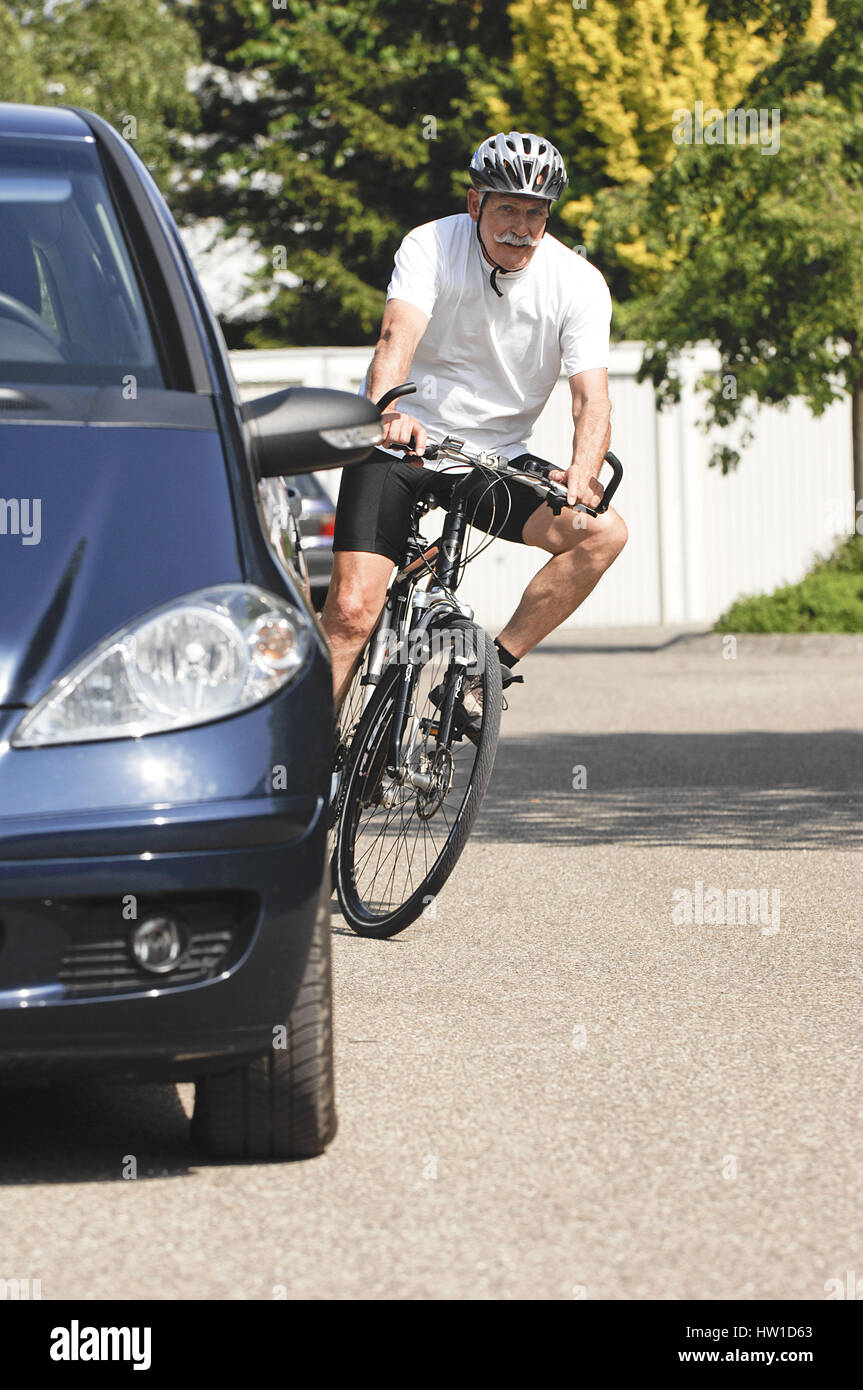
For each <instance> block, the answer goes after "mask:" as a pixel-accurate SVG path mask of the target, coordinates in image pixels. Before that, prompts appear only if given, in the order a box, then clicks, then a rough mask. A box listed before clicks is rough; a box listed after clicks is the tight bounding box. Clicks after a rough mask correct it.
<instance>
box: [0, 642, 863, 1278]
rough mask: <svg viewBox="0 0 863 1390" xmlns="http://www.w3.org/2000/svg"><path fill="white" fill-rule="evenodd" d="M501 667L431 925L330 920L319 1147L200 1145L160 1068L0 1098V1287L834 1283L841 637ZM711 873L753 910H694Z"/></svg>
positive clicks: (856, 1254)
mask: <svg viewBox="0 0 863 1390" xmlns="http://www.w3.org/2000/svg"><path fill="white" fill-rule="evenodd" d="M523 669H524V671H525V676H526V684H525V685H524V686H516V687H514V688H513V690H512V691H510V692H509V695H510V708H509V710H508V711H507V712H506V714H505V715H504V736H503V741H502V744H501V748H500V752H499V755H498V763H497V766H496V768H495V773H494V777H493V781H492V784H491V788H490V790H489V794H488V797H487V800H486V804H485V806H484V808H483V812H482V814H481V817H480V820H479V822H478V824H477V827H476V831H475V834H474V837H473V838H472V840H471V842H470V844H469V845H468V848H467V850H466V852H465V854H464V857H463V859H462V861H461V863H460V865H459V867H458V868H457V869H456V871H455V873H454V875H453V877H452V879H451V880H450V883H449V885H448V887H447V889H446V890H445V891H444V892H443V893H441V895H440V897H439V899H438V900H437V902H436V904H435V905H434V908H435V915H434V916H433V917H431V916H430V917H427V918H424V919H422V920H421V921H420V922H418V923H417V924H416V925H415V926H414V927H413V928H411V929H409V930H408V931H407V932H406V933H404V934H403V935H402V936H400V937H398V938H396V939H394V940H393V941H390V942H374V941H367V940H361V939H359V938H357V937H354V936H353V935H352V934H350V933H349V932H348V931H347V929H346V928H345V927H344V925H343V924H342V922H341V918H340V917H338V916H336V917H335V918H334V922H333V928H334V933H335V980H336V989H337V998H336V1007H337V1017H336V1028H337V1032H336V1053H337V1083H338V1104H339V1113H340V1132H339V1135H338V1137H337V1139H336V1141H335V1143H334V1144H333V1146H332V1148H331V1149H330V1150H329V1152H328V1153H327V1154H326V1155H325V1156H324V1157H322V1158H320V1159H318V1160H315V1161H313V1162H309V1163H305V1164H293V1165H266V1164H259V1165H253V1166H249V1167H241V1166H233V1165H224V1166H219V1165H212V1166H207V1165H200V1164H198V1163H197V1162H196V1161H195V1160H194V1157H193V1154H192V1151H191V1149H190V1147H189V1143H188V1136H187V1127H186V1118H185V1114H184V1107H185V1109H188V1108H189V1105H190V1099H191V1097H190V1094H189V1091H190V1088H187V1087H184V1088H180V1091H179V1093H178V1091H177V1090H176V1089H174V1088H171V1087H166V1086H161V1087H160V1086H151V1087H146V1088H141V1089H129V1090H123V1089H119V1088H114V1087H109V1086H104V1085H100V1086H96V1085H87V1086H77V1087H75V1088H74V1089H71V1088H70V1089H67V1090H65V1091H63V1092H61V1093H50V1092H38V1091H36V1092H32V1093H24V1094H22V1093H14V1094H7V1095H2V1093H0V1123H2V1136H3V1138H2V1145H0V1222H2V1231H3V1240H2V1243H0V1259H2V1267H0V1277H2V1278H39V1279H41V1283H42V1293H43V1297H45V1298H55V1297H91V1298H96V1299H99V1298H109V1297H111V1298H113V1297H122V1298H142V1297H148V1298H152V1297H156V1298H163V1299H186V1298H213V1299H225V1298H227V1299H232V1298H234V1299H258V1298H264V1299H270V1298H273V1297H283V1296H287V1297H288V1298H294V1297H313V1298H356V1297H371V1298H440V1297H454V1298H494V1299H509V1298H530V1299H558V1298H563V1299H580V1298H587V1299H597V1298H614V1299H617V1298H625V1299H631V1298H636V1299H637V1298H661V1299H676V1298H696V1299H702V1298H720V1299H748V1298H771V1299H809V1298H815V1299H819V1298H824V1297H825V1289H824V1286H825V1282H826V1281H827V1280H829V1279H831V1278H838V1279H841V1280H843V1282H844V1281H845V1280H846V1277H847V1272H848V1271H856V1272H858V1277H860V1276H863V1236H861V1230H863V1222H861V1214H863V1196H861V1188H863V1128H861V1111H863V1035H861V1027H860V1019H861V935H863V908H861V892H860V889H861V844H863V810H861V796H860V772H861V766H863V757H861V749H863V732H861V730H863V700H861V693H863V639H857V638H829V639H823V638H818V637H813V638H800V639H797V638H786V639H778V638H749V639H741V640H740V641H739V643H738V647H737V652H736V656H734V657H733V658H728V657H727V656H724V655H723V645H722V640H721V639H720V638H718V637H688V638H685V639H682V640H681V639H678V640H671V638H670V636H669V635H668V634H665V635H664V636H663V635H656V634H645V633H643V632H642V633H632V634H625V633H615V634H607V635H605V636H604V637H600V638H597V637H596V636H595V635H590V634H583V635H581V636H580V638H578V639H577V640H575V641H572V642H562V643H560V644H559V645H555V644H550V645H547V646H545V647H543V648H541V649H540V650H539V651H538V652H536V653H534V654H533V655H532V656H531V657H530V658H529V660H528V662H527V663H526V664H525V665H524V667H523ZM579 767H581V768H583V769H584V772H583V773H579V772H577V771H573V769H577V768H579ZM584 780H586V786H582V787H574V786H573V783H574V782H576V783H578V782H581V781H584ZM699 884H701V888H700V889H699V887H698V885H699ZM741 889H742V890H753V889H754V890H756V892H758V893H761V892H762V890H764V891H763V895H762V897H761V898H759V899H758V915H757V919H756V920H754V921H753V920H751V917H750V916H749V914H748V912H747V911H746V910H745V909H746V906H747V904H746V903H744V911H743V917H744V920H743V921H741V922H738V921H737V920H736V917H735V920H734V921H733V922H732V923H731V924H725V923H724V922H723V921H722V917H723V915H724V916H725V917H726V918H727V917H728V916H735V913H737V914H739V913H740V911H741V904H740V903H739V901H737V900H735V899H733V898H732V899H731V900H729V898H728V890H741ZM699 904H702V905H703V906H702V907H701V911H700V912H699ZM753 905H754V899H753V900H751V901H750V902H749V903H748V908H749V910H750V911H751V910H752V909H753ZM687 906H689V908H690V909H691V920H690V921H689V922H688V923H687V920H686V916H687ZM698 916H701V917H702V919H703V920H702V921H701V922H699V921H698V920H697V917H698ZM129 1154H133V1155H135V1156H136V1158H137V1160H138V1178H137V1180H136V1181H124V1180H123V1179H122V1177H121V1172H122V1168H123V1162H124V1156H125V1155H129Z"/></svg>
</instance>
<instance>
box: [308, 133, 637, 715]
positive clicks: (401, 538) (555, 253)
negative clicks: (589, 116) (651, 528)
mask: <svg viewBox="0 0 863 1390" xmlns="http://www.w3.org/2000/svg"><path fill="white" fill-rule="evenodd" d="M469 172H470V179H471V183H472V185H473V186H472V187H471V188H470V189H469V190H468V193H467V212H464V213H458V214H456V215H454V216H451V217H443V218H440V219H439V220H437V221H434V222H428V223H426V224H425V225H424V226H421V227H416V228H414V230H413V231H412V232H409V233H408V235H407V236H406V237H405V238H404V240H403V242H402V244H401V246H400V247H399V250H398V252H397V254H396V258H395V270H394V273H393V276H392V279H391V281H390V284H389V289H388V292H387V303H386V308H385V310H384V316H383V322H382V324H381V332H380V338H379V340H378V343H377V347H376V349H375V354H374V359H373V361H372V363H371V366H370V368H369V371H368V373H367V376H366V381H365V384H364V389H365V391H366V394H367V395H368V396H370V397H371V398H372V399H373V400H378V399H379V398H380V397H381V396H383V395H384V393H385V392H386V391H388V390H389V389H390V388H391V387H393V386H397V385H399V384H400V383H401V382H403V381H405V380H407V378H408V377H409V376H412V377H413V378H414V379H415V380H416V381H417V383H418V385H419V393H418V395H417V396H416V397H413V398H412V401H411V410H412V413H411V414H408V413H407V412H406V411H402V410H393V411H391V412H390V413H388V414H387V415H385V416H384V426H385V427H384V436H383V440H382V443H381V447H380V448H379V449H377V450H375V452H374V454H373V455H372V457H371V458H370V460H369V461H367V462H366V463H364V464H362V465H360V466H359V467H357V468H353V469H350V470H346V471H345V473H344V474H343V477H342V483H341V488H340V492H339V501H338V510H337V514H336V524H335V537H334V551H335V558H334V565H333V578H332V583H331V585H330V590H329V594H328V596H327V601H326V605H325V607H324V610H323V614H322V622H323V625H324V628H325V630H326V632H327V634H328V636H329V639H330V643H331V645H332V653H333V685H334V698H335V705H336V709H338V708H339V706H340V704H341V702H342V700H343V698H344V695H345V693H346V691H347V688H348V686H349V684H350V681H351V676H352V673H353V670H354V667H355V665H356V661H357V658H358V656H359V654H360V652H361V651H362V649H363V647H364V645H365V643H366V641H367V639H368V637H369V635H370V633H371V632H372V630H373V629H374V627H375V625H376V623H377V620H378V618H379V616H380V612H381V609H382V607H383V604H384V600H385V596H386V590H387V585H388V583H389V580H390V576H391V574H392V571H393V566H394V564H395V563H396V562H397V560H398V558H399V556H400V554H401V552H402V548H403V546H404V543H405V540H406V539H407V534H408V527H409V523H410V516H411V509H412V506H413V502H414V500H415V498H416V496H417V492H418V491H419V490H420V489H421V488H422V487H423V486H424V485H425V484H426V483H427V482H428V480H429V475H430V473H431V472H432V469H433V468H434V465H431V467H425V466H423V460H422V455H423V451H424V449H425V446H426V442H427V440H428V439H433V440H440V439H442V438H443V437H444V436H445V435H447V434H456V435H458V436H459V437H460V438H464V439H466V440H467V441H468V442H469V443H470V444H471V445H472V446H474V447H478V448H481V449H490V450H494V451H495V452H497V453H502V454H505V455H506V456H507V457H508V458H514V457H516V456H517V455H518V454H522V453H524V452H525V450H526V449H527V448H528V445H527V444H526V443H525V440H526V438H527V437H528V435H529V434H530V431H531V429H532V428H533V425H534V423H535V421H536V419H537V417H538V416H539V414H540V412H541V410H542V408H543V406H544V405H545V403H546V401H547V400H548V397H549V395H550V393H551V390H552V388H553V386H554V384H555V382H556V381H557V379H558V377H559V375H560V372H561V368H563V370H564V371H565V372H566V375H567V376H568V377H569V383H570V387H571V390H572V416H573V424H574V439H573V446H572V462H571V464H570V465H569V467H568V468H567V469H565V470H557V471H556V472H554V473H552V474H551V477H552V478H553V479H554V480H555V481H557V482H561V483H565V484H566V489H567V500H568V501H569V502H571V503H572V502H583V503H586V504H587V505H588V506H593V507H595V506H596V505H597V504H598V503H599V502H600V501H601V499H602V491H603V489H602V486H601V484H600V482H599V480H598V474H599V470H600V466H601V464H602V460H603V457H604V455H605V452H606V450H607V449H608V445H609V440H610V435H611V431H610V423H609V422H610V416H611V405H610V402H609V399H608V370H607V368H608V350H609V337H608V335H609V322H610V318H611V298H610V295H609V292H608V287H607V286H606V283H605V280H604V279H603V277H602V275H601V274H600V272H599V271H598V270H597V269H596V268H595V267H594V266H592V265H590V263H589V262H588V261H587V260H585V258H584V257H582V256H579V255H578V254H577V253H576V252H574V251H571V250H570V249H569V248H568V247H566V246H564V245H563V243H562V242H560V241H558V240H556V238H554V237H551V236H547V235H546V227H547V223H548V217H549V213H550V210H551V205H552V203H553V202H554V201H555V200H556V199H557V198H559V197H560V195H561V193H562V192H563V190H564V188H565V187H566V183H567V177H566V170H565V168H564V164H563V160H562V159H561V156H560V154H559V153H558V151H557V150H556V149H555V148H554V146H553V145H551V144H550V143H549V142H548V141H547V140H545V139H543V138H542V137H541V136H538V135H532V134H520V133H519V132H517V131H510V133H509V134H500V135H495V136H493V137H491V138H490V139H488V140H486V141H484V142H483V144H482V145H480V147H479V149H478V150H476V152H475V154H474V156H473V158H472V160H471V163H470V171H469ZM399 444H400V445H403V446H409V447H412V450H413V453H412V455H411V456H410V457H406V456H405V453H404V450H403V449H402V450H401V451H396V450H395V449H394V448H393V446H394V445H399ZM432 476H433V477H434V475H432ZM453 483H454V479H453V476H452V474H447V475H444V476H443V477H440V478H438V480H437V483H436V485H435V488H434V491H435V494H436V495H438V496H442V495H443V494H444V493H445V491H446V489H447V488H451V487H452V485H453ZM503 486H505V487H506V489H507V491H508V493H509V500H508V502H507V498H506V497H502V496H501V493H502V490H503ZM476 488H477V491H476V505H475V507H471V506H469V511H468V514H469V516H470V519H471V521H472V522H473V524H474V525H477V526H479V527H480V528H481V529H483V530H485V531H489V530H491V529H492V528H493V529H494V531H495V532H496V533H498V534H500V535H501V536H502V537H503V538H504V539H506V540H509V541H514V542H516V543H518V544H523V545H533V546H538V547H539V548H540V549H542V550H545V551H547V552H548V553H549V554H550V555H551V559H550V560H549V561H548V563H547V564H546V565H544V566H543V568H542V569H541V570H540V571H539V572H538V574H536V575H535V576H534V578H533V579H532V580H531V582H530V583H529V584H528V586H527V588H526V589H525V591H524V594H523V595H522V598H521V600H520V602H519V604H518V607H517V608H516V610H515V612H514V613H513V615H512V617H511V618H510V620H509V622H508V623H507V624H506V626H505V627H504V628H503V630H502V631H501V632H500V633H499V635H498V637H497V639H496V646H497V650H498V654H499V656H500V660H501V667H502V669H501V675H502V678H503V683H504V685H505V686H506V685H508V684H509V683H510V682H511V681H512V680H513V679H518V677H514V676H513V675H512V668H513V667H514V666H515V664H516V662H517V661H518V660H519V659H520V658H521V657H523V656H525V655H526V653H527V652H529V651H530V650H531V648H532V647H534V646H536V644H537V643H538V642H540V641H541V640H542V639H543V638H544V637H546V636H548V634H549V633H550V632H552V631H553V630H554V629H555V628H556V627H558V625H559V624H560V623H562V622H563V621H564V619H565V618H568V617H569V615H570V614H571V613H573V612H574V611H575V609H576V608H578V606H579V604H581V603H583V601H584V600H585V599H586V598H587V595H588V594H589V593H590V592H591V590H592V589H593V587H594V585H595V584H596V583H597V581H598V579H599V578H600V577H601V575H602V574H604V573H605V571H606V570H607V569H608V567H609V565H610V564H611V563H612V562H613V560H614V559H615V558H616V557H617V556H618V555H619V554H620V551H621V550H622V549H623V546H624V545H625V543H626V535H627V533H626V526H625V524H624V522H623V520H622V518H621V517H620V516H618V514H617V513H616V512H615V511H613V510H612V509H611V508H609V510H608V511H607V512H606V513H604V514H603V515H602V516H597V517H595V518H594V517H590V516H588V514H587V513H584V512H578V513H574V514H573V513H572V512H563V513H561V515H560V516H557V517H555V516H554V515H553V514H552V512H551V510H550V508H548V507H547V506H545V505H543V502H542V500H541V499H540V498H539V497H537V495H536V493H535V492H533V491H532V490H531V489H530V488H529V487H527V486H526V485H525V484H524V483H521V482H519V481H518V480H508V481H507V482H506V483H505V484H504V485H502V486H501V487H499V488H495V490H494V492H495V496H494V500H493V501H492V499H491V497H490V496H489V494H488V492H487V490H486V489H485V486H484V482H483V480H482V479H481V478H480V479H478V480H477V485H476ZM483 494H484V495H483ZM507 513H508V514H507ZM504 515H506V522H505V524H504V525H503V527H502V529H501V526H500V523H501V517H502V516H504ZM574 516H575V517H577V518H578V524H577V525H573V517H574ZM495 518H496V519H495ZM463 698H464V710H463V711H462V720H463V722H464V723H465V724H466V725H467V726H471V725H478V724H479V722H480V721H481V713H482V711H481V705H480V704H479V703H478V701H479V699H481V691H478V690H475V691H473V692H472V691H471V689H470V688H468V690H467V691H466V692H465V695H464V697H463Z"/></svg>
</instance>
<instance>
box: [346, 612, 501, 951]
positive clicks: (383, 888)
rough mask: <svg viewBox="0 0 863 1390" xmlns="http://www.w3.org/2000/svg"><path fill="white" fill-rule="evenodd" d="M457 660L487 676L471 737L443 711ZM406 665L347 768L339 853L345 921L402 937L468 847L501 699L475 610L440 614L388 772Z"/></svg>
mask: <svg viewBox="0 0 863 1390" xmlns="http://www.w3.org/2000/svg"><path fill="white" fill-rule="evenodd" d="M459 668H461V669H463V670H464V671H465V673H466V678H467V680H469V681H473V680H474V679H475V678H477V677H478V678H479V680H480V683H481V684H480V691H481V699H482V717H481V724H480V727H479V729H478V730H475V731H472V734H471V736H469V735H468V733H467V732H466V731H465V729H464V726H463V724H462V723H460V720H459V716H458V714H457V715H456V719H455V720H454V721H453V724H452V727H451V729H450V732H449V734H448V736H445V730H444V728H443V722H444V721H443V719H442V715H443V713H444V710H445V707H446V704H447V691H448V690H449V688H450V685H451V683H452V682H453V681H454V680H455V679H456V675H457V671H458V670H459ZM403 677H404V667H403V665H401V664H400V663H395V664H394V665H393V666H391V667H390V668H388V669H387V671H386V672H385V673H384V676H383V679H382V680H381V684H380V685H379V686H378V688H377V690H376V691H375V694H374V696H373V697H372V699H371V701H370V702H369V704H368V707H367V708H366V710H365V713H364V714H363V716H362V719H361V720H360V723H359V726H358V728H357V731H356V734H355V736H354V739H353V741H352V743H351V747H350V751H349V754H348V759H347V763H346V766H345V771H344V779H345V780H344V790H343V796H342V798H341V814H340V817H339V822H338V835H337V842H336V849H335V855H334V865H335V880H336V889H337V891H338V897H339V905H340V907H341V910H342V913H343V914H344V917H345V921H346V922H347V923H348V925H349V926H350V927H352V928H353V930H354V931H355V932H358V933H359V934H360V935H361V936H374V937H387V936H394V935H395V934H396V932H400V931H402V930H403V929H404V928H405V927H407V926H409V925H410V923H411V922H413V921H415V920H416V918H417V917H419V916H420V914H421V913H422V912H423V911H424V910H425V908H426V907H427V906H428V905H429V904H430V903H431V902H432V901H433V899H434V898H435V897H436V896H437V894H438V893H439V892H440V889H441V888H442V887H443V885H444V884H445V883H446V880H447V879H448V878H449V876H450V874H451V873H452V871H453V869H454V868H455V865H456V863H457V861H458V858H459V855H460V854H461V852H462V850H463V849H464V846H465V842H466V841H467V837H468V835H469V834H470V831H471V828H472V826H473V823H474V820H475V819H476V815H477V812H478V811H479V808H480V806H481V804H482V799H483V796H484V795H485V790H486V787H487V786H488V780H489V778H490V776H491V772H492V768H493V766H494V758H495V753H496V752H497V741H498V735H499V733H500V712H501V704H502V692H501V676H500V661H499V658H498V655H497V650H496V648H495V646H494V644H493V643H492V641H491V638H490V637H489V636H488V634H487V633H486V632H484V631H483V629H482V628H481V627H478V626H477V625H476V624H475V623H471V622H469V621H468V620H467V619H463V618H458V617H447V618H445V619H443V620H440V621H438V622H437V623H434V624H433V625H432V626H431V628H430V630H429V642H428V645H427V649H426V651H425V652H424V653H423V655H422V658H421V662H420V665H419V667H418V670H417V673H416V680H415V685H414V690H413V697H412V702H411V707H410V710H409V713H408V717H407V719H406V721H405V732H404V737H403V739H402V756H401V766H400V774H399V778H397V779H394V778H391V777H389V776H388V775H387V772H386V764H387V759H388V757H389V754H390V752H391V746H392V728H393V720H394V718H395V714H396V707H397V702H398V697H399V690H400V687H401V682H402V679H403Z"/></svg>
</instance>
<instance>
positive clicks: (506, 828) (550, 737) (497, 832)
mask: <svg viewBox="0 0 863 1390" xmlns="http://www.w3.org/2000/svg"><path fill="white" fill-rule="evenodd" d="M861 767H863V734H861V733H860V732H858V731H857V730H846V729H835V730H830V731H828V732H825V733H773V732H771V731H770V730H764V731H760V730H759V731H757V732H751V733H734V734H702V733H695V734H687V733H679V734H653V733H644V734H614V735H606V734H586V735H585V734H580V733H579V732H578V731H577V730H575V729H574V730H573V732H572V733H566V734H538V735H536V737H532V738H519V737H514V738H510V737H507V736H506V734H505V732H504V737H503V738H502V740H501V744H500V748H499V750H498V755H497V761H496V764H495V770H494V775H493V777H492V780H491V785H490V786H489V790H488V792H487V793H486V798H485V802H484V803H483V808H482V811H481V813H480V815H479V818H478V820H477V823H476V825H475V826H474V830H473V835H472V838H473V839H474V840H486V841H498V842H500V841H517V842H518V843H520V844H524V843H528V842H531V841H535V842H536V843H541V844H570V845H599V844H614V843H620V844H629V845H654V846H658V845H686V846H691V847H697V848H701V849H713V848H716V849H735V848H737V849H796V848H821V849H852V848H856V847H857V846H859V845H860V844H863V794H861V792H860V769H861ZM579 768H583V769H584V773H583V774H581V773H579V772H578V769H579ZM580 778H582V779H584V780H586V786H585V787H584V789H582V790H576V789H575V788H574V785H573V783H574V782H576V783H577V782H578V780H579V779H580Z"/></svg>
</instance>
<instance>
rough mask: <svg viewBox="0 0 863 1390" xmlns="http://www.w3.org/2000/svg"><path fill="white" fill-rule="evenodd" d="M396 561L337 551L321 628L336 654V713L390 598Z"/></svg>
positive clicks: (334, 693)
mask: <svg viewBox="0 0 863 1390" xmlns="http://www.w3.org/2000/svg"><path fill="white" fill-rule="evenodd" d="M392 572H393V562H392V560H388V559H387V557H386V555H374V554H372V553H371V552H367V551H364V550H337V551H336V553H335V555H334V556H333V577H332V579H331V581H330V587H329V592H328V593H327V601H326V603H325V604H324V609H323V612H322V613H321V626H322V627H323V629H324V631H325V632H326V634H327V637H328V638H329V639H330V646H331V648H332V653H333V704H334V706H335V710H336V714H338V711H339V710H340V708H341V704H342V701H343V700H344V698H345V695H346V694H347V692H348V686H349V685H350V683H351V678H352V677H353V674H354V667H355V666H356V664H357V657H358V656H359V654H360V652H361V651H362V649H363V647H364V646H365V644H366V642H367V641H368V639H369V635H370V634H371V632H372V631H373V630H374V628H375V625H376V624H377V621H378V618H379V617H380V615H381V609H382V608H383V606H384V602H385V600H386V596H387V585H388V584H389V581H390V575H391V574H392Z"/></svg>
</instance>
